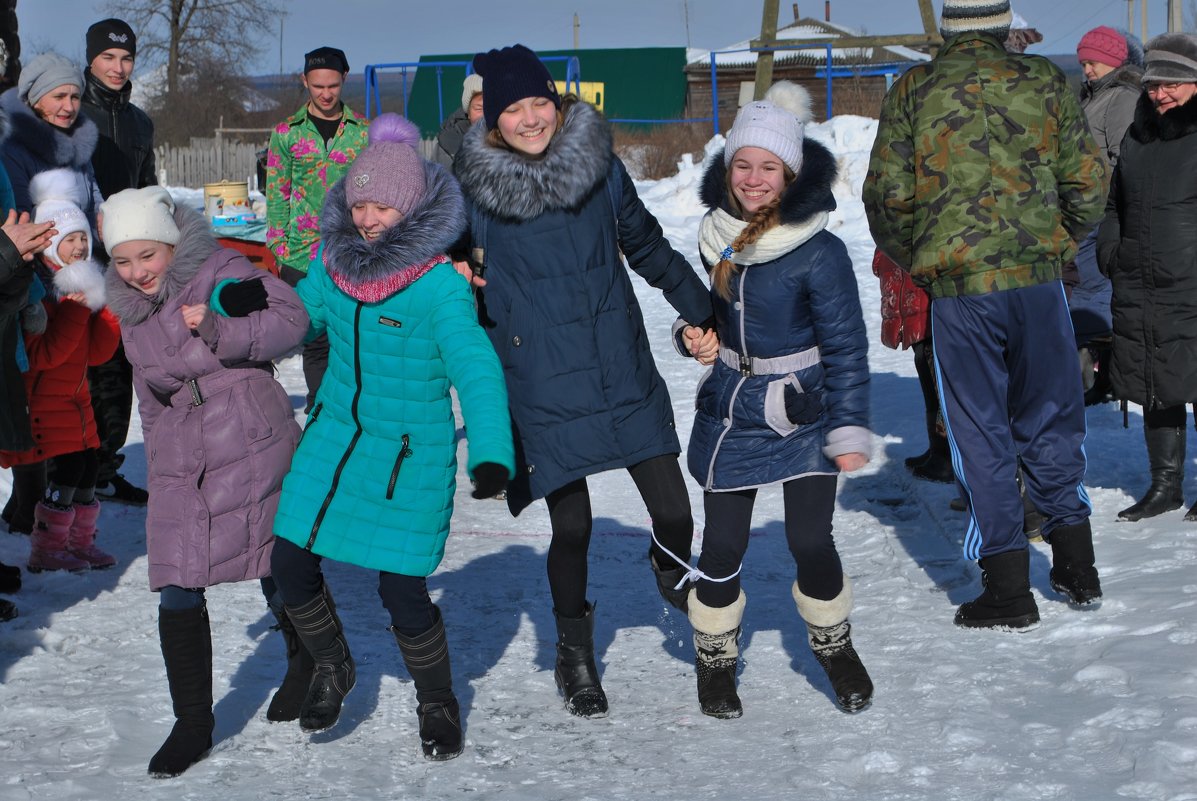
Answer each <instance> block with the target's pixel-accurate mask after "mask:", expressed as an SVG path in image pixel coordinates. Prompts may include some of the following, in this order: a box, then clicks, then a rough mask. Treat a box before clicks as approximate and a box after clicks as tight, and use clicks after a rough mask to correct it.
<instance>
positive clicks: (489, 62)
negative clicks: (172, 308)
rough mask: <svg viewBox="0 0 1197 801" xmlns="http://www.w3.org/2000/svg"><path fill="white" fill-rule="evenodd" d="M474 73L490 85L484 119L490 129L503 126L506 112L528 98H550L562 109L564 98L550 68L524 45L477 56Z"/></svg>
mask: <svg viewBox="0 0 1197 801" xmlns="http://www.w3.org/2000/svg"><path fill="white" fill-rule="evenodd" d="M474 71H475V72H476V73H478V74H479V75H481V76H482V78H483V80H484V81H485V82H486V91H485V92H483V93H482V117H483V119H485V120H486V128H487V130H491V129H493V128H494V127H495V126H496V125H497V124H498V123H499V115H500V114H502V113H503V109H505V108H507V107H508V106H510V105H511V104H512V103H515V102H517V101H519V100H523V99H524V98H525V97H546V98H548V99H549V100H552V101H553V105H554V106H556V107H557V108H561V95H560V94H558V93H557V84H556V83H555V82H554V81H553V76H551V75H549V70H548V68H547V67H546V66H545V65H544V63H543V62H542V61H541V60H540V58H539V57H537V55H536V54H535V53H533V52H532V51H531V50H529V49H528V48H526V47H524V46H523V45H522V44H517V45H512V46H511V47H504V48H503V49H502V50H488V51H487V52H485V53H479V54H478V55H476V56H474Z"/></svg>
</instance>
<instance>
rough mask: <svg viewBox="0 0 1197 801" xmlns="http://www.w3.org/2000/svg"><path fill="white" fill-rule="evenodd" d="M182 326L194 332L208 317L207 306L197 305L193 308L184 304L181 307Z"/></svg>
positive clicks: (203, 304)
mask: <svg viewBox="0 0 1197 801" xmlns="http://www.w3.org/2000/svg"><path fill="white" fill-rule="evenodd" d="M182 312H183V324H184V325H186V326H187V327H188V328H189V329H191V330H192V331H194V330H195V329H197V328H199V326H200V323H202V322H203V321H204V318H205V317H207V316H208V304H207V303H197V304H196V305H194V306H188V305H187V304H186V303H184V304H183V306H182Z"/></svg>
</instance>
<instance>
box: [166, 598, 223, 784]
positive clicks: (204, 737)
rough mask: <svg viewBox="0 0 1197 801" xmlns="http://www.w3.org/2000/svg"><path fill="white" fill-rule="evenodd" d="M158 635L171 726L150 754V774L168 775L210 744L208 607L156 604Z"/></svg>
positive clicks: (180, 769)
mask: <svg viewBox="0 0 1197 801" xmlns="http://www.w3.org/2000/svg"><path fill="white" fill-rule="evenodd" d="M158 637H159V639H160V640H161V641H162V659H163V661H164V662H165V663H166V680H167V682H168V683H169V684H170V700H171V702H172V703H173V704H174V711H175V725H174V728H173V729H171V731H170V736H169V737H167V738H166V742H164V743H163V744H162V747H161V748H159V749H158V753H156V754H154V756H153V758H152V759H150V770H149V773H150V775H151V776H153V777H154V778H156V779H168V778H170V777H172V776H178V775H179V774H180V773H182V772H183V771H185V770H187V769H188V768H189V767H191V766H192V765H194V764H195V763H196V762H198V761H200V760H201V759H203V758H204V756H205V755H206V754H207V753H208V750H209V749H211V748H212V730H213V728H215V726H216V720H215V718H213V717H212V632H211V629H210V628H209V625H208V608H207V606H206V605H205V606H200V607H198V608H196V609H161V608H160V609H159V610H158Z"/></svg>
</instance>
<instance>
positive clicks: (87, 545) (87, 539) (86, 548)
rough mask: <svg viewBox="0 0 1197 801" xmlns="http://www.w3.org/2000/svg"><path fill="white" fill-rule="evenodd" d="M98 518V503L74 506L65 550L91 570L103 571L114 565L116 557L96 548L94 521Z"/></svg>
mask: <svg viewBox="0 0 1197 801" xmlns="http://www.w3.org/2000/svg"><path fill="white" fill-rule="evenodd" d="M99 517H100V502H99V501H92V502H91V503H77V504H75V521H74V522H73V523H71V533H70V536H69V537H68V539H67V550H68V551H70V553H71V555H72V556H75V557H77V558H79V559H82V560H83V561H84V562H87V563H88V564H89V565H91V569H92V570H103V569H104V568H106V567H112V566H113V565H115V564H116V557H115V556H113V555H112V554H108V553H105V552H104V551H101V550H100V549H99V548H97V547H96V520H98V519H99Z"/></svg>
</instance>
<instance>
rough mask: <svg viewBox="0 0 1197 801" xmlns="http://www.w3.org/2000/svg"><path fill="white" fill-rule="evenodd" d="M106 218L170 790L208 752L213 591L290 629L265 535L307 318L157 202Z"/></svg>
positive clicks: (206, 231)
mask: <svg viewBox="0 0 1197 801" xmlns="http://www.w3.org/2000/svg"><path fill="white" fill-rule="evenodd" d="M101 213H102V216H103V230H104V244H105V245H106V246H107V247H108V250H109V253H111V254H112V263H111V265H110V266H109V270H108V273H107V275H106V276H105V281H106V284H107V289H108V304H109V308H111V309H112V311H113V312H115V313H116V315H117V317H118V318H120V323H121V337H122V340H123V342H124V346H125V353H126V354H127V355H128V357H129V362H130V363H131V364H132V365H133V385H134V387H135V388H136V390H137V399H138V410H139V411H140V413H141V426H142V431H143V433H144V442H145V450H146V461H147V476H148V478H149V485H150V500H149V506H148V508H147V513H146V524H145V527H146V548H147V552H148V556H149V578H150V589H151V590H153V591H155V592H157V593H158V594H159V600H158V634H159V637H160V639H161V643H162V657H163V660H164V661H165V663H166V677H167V679H168V681H169V683H170V696H171V700H172V701H173V702H174V713H175V718H176V722H175V725H174V728H173V729H172V730H171V733H170V736H169V737H167V739H166V742H165V743H163V745H162V747H161V748H160V749H159V750H158V752H157V753H156V754H154V756H153V758H152V759H151V760H150V766H149V772H150V774H151V775H152V776H156V777H169V776H177V775H178V774H180V773H182V772H183V771H185V770H187V768H188V767H190V766H191V765H192V764H193V763H194V762H196V761H197V760H199V759H201V758H202V757H203V756H204V754H206V753H207V751H208V749H209V748H210V747H211V746H212V729H213V726H214V723H215V721H214V720H213V717H212V636H211V631H210V626H209V623H208V609H207V603H206V600H205V593H204V589H205V588H206V587H210V586H212V585H214V584H222V583H224V582H229V581H246V580H249V579H259V580H260V582H261V585H262V593H263V594H264V595H265V596H266V599H267V601H268V602H269V603H270V604H271V608H272V610H274V611H275V614H276V615H279V616H281V615H282V614H283V613H282V611H281V608H282V607H281V604H280V603H279V602H278V601H277V600H276V599H275V598H274V595H275V587H274V581H273V580H272V579H271V578H270V551H271V548H272V546H273V544H274V538H273V536H272V534H271V527H272V523H273V520H274V513H275V510H276V509H277V507H278V500H279V493H280V491H281V489H282V482H283V476H284V475H286V473H287V470H288V468H289V467H290V465H291V456H292V454H293V453H294V452H295V446H296V444H297V443H298V442H299V433H300V431H299V425H298V424H297V423H296V422H295V418H294V414H293V412H292V410H291V401H290V399H289V398H288V397H287V392H286V390H284V389H283V387H282V385H281V384H279V383H278V381H277V380H275V377H274V365H273V360H274V359H277V358H280V357H282V356H284V355H286V354H287V353H289V352H290V351H291V350H292V349H294V348H295V347H296V346H297V345H299V343H300V342H301V341H302V340H303V336H304V333H305V332H306V331H307V329H308V315H307V313H306V312H305V311H304V308H303V304H302V303H300V301H299V298H298V296H296V294H295V290H293V289H291V287H289V286H287V284H285V283H284V282H283V281H281V280H279V279H277V278H275V277H274V276H272V275H270V274H268V273H265V272H263V271H262V270H260V269H258V268H256V267H254V266H253V265H252V264H250V263H249V261H248V260H246V258H245V257H244V256H242V255H241V254H239V253H237V252H236V251H233V250H222V249H221V248H220V247H219V245H217V243H216V240H215V238H214V237H213V236H212V231H211V229H210V228H209V226H208V221H207V220H206V219H204V217H203V216H202V215H201V214H199V213H198V212H195V211H192V210H191V209H188V208H184V207H178V208H176V207H175V204H174V202H173V201H172V200H171V198H170V195H169V194H168V193H167V192H166V190H165V189H162V188H161V187H157V186H151V187H146V188H144V189H126V190H124V191H121V192H117V193H116V194H115V195H113V196H112V197H110V198H108V200H106V201H105V202H104V205H103V207H102V209H101ZM280 623H283V624H284V625H285V621H284V620H280ZM275 703H276V702H274V701H272V703H271V706H272V708H273V707H274V706H275ZM294 714H295V713H292V716H294Z"/></svg>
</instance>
